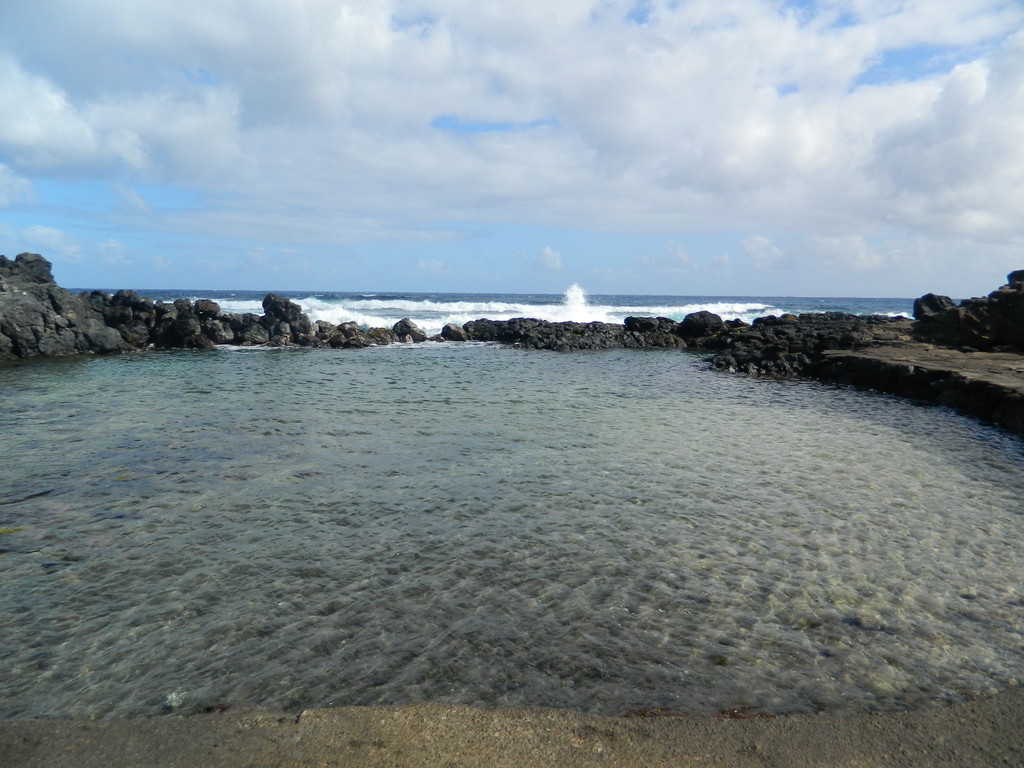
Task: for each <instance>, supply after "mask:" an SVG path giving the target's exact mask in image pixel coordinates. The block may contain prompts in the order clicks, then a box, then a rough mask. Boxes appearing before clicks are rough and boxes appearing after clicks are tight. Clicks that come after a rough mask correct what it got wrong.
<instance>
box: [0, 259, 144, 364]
mask: <svg viewBox="0 0 1024 768" xmlns="http://www.w3.org/2000/svg"><path fill="white" fill-rule="evenodd" d="M126 349H128V344H127V343H126V342H125V341H124V339H123V338H122V337H121V334H120V333H118V332H117V331H116V330H115V329H113V328H110V327H109V326H108V325H107V323H106V321H105V320H104V317H103V314H102V312H100V311H99V310H98V309H97V308H96V306H95V303H94V302H93V301H92V299H91V297H89V296H88V295H87V296H86V297H82V296H75V295H73V294H71V293H69V292H68V291H66V290H64V289H63V288H60V287H59V286H57V284H56V283H55V282H54V280H53V273H52V270H51V265H50V262H49V261H47V260H46V259H44V258H43V257H42V256H40V255H39V254H36V253H22V254H19V255H18V256H17V257H15V259H14V260H13V261H11V260H10V259H8V258H7V257H6V256H0V360H13V359H17V358H21V357H33V356H43V357H54V356H61V355H73V354H81V353H111V352H121V351H124V350H126Z"/></svg>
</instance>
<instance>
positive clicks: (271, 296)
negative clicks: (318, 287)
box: [263, 293, 302, 325]
mask: <svg viewBox="0 0 1024 768" xmlns="http://www.w3.org/2000/svg"><path fill="white" fill-rule="evenodd" d="M263 315H264V317H266V318H267V320H268V323H269V324H270V325H272V324H273V323H274V322H279V321H284V322H286V323H291V322H294V321H296V320H298V319H299V317H300V316H301V315H302V307H300V306H299V305H298V304H296V303H295V302H294V301H292V300H291V299H286V298H284V297H283V296H278V295H277V294H276V293H268V294H267V295H266V296H265V297H264V298H263Z"/></svg>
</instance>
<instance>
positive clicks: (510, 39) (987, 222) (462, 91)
mask: <svg viewBox="0 0 1024 768" xmlns="http://www.w3.org/2000/svg"><path fill="white" fill-rule="evenodd" d="M634 5H635V3H634V2H633V0H600V1H598V0H563V1H562V2H557V3H552V2H550V0H524V2H520V3H515V4H500V3H499V4H496V3H480V2H470V0H376V1H375V2H363V3H351V2H341V1H340V0H292V2H290V3H280V2H276V1H272V0H251V1H250V2H245V3H243V2H241V0H233V1H229V2H223V3H213V4H211V3H208V2H206V0H179V1H178V2H175V3H167V2H164V1H163V0H37V2H34V3H32V4H23V3H7V4H4V6H3V7H2V8H0V112H2V113H3V114H4V116H5V117H4V119H3V120H0V163H2V164H3V165H2V166H0V204H3V201H4V199H13V196H14V195H15V193H17V194H21V193H22V192H18V190H19V189H21V190H22V191H23V189H24V188H23V187H19V186H18V185H17V184H16V183H15V182H12V181H11V180H10V179H11V178H12V177H14V178H21V177H26V176H28V175H31V174H38V175H46V174H49V175H52V176H54V177H64V176H67V175H74V174H84V173H88V174H90V175H91V176H93V177H98V178H102V179H104V180H106V181H108V182H110V183H112V184H115V185H120V188H121V189H123V190H130V189H132V188H133V185H134V184H136V183H137V182H138V181H139V180H140V179H141V180H145V181H147V182H149V183H160V182H167V181H171V182H173V183H175V184H177V185H180V186H183V187H191V188H193V189H195V190H198V191H199V192H201V193H202V199H203V201H204V204H203V206H202V208H201V209H197V210H194V211H192V210H183V211H177V212H175V213H174V214H173V215H169V214H168V215H159V216H154V217H153V221H154V223H155V224H156V225H159V226H160V227H161V228H163V229H164V230H166V231H174V232H180V233H188V234H189V235H192V234H197V233H198V234H204V235H208V236H222V237H246V238H249V239H250V241H251V242H252V243H254V244H263V243H275V244H276V243H287V242H292V241H302V242H306V241H318V242H324V243H341V242H346V243H347V242H366V241H368V240H372V239H374V238H384V237H386V238H408V239H426V238H435V239H436V238H438V237H455V236H457V235H456V230H455V229H454V228H449V227H447V226H443V225H439V224H438V222H462V221H466V222H487V223H494V224H499V225H500V224H507V223H510V222H512V223H516V224H527V225H536V226H556V227H567V228H581V229H609V230H625V231H638V232H640V231H643V232H646V231H657V232H664V233H666V234H667V235H672V236H676V233H680V232H686V233H690V232H722V231H735V232H739V233H744V234H747V235H749V234H750V233H759V234H758V235H756V236H753V237H750V238H749V239H748V240H747V241H746V242H745V243H744V246H743V249H744V251H745V252H746V253H747V254H748V255H749V256H750V257H751V258H752V259H753V260H754V262H755V263H756V264H758V265H760V266H763V267H768V266H775V267H778V266H781V265H783V264H786V263H791V262H792V260H793V259H794V258H796V257H795V256H794V255H793V253H795V251H791V250H789V249H788V247H787V253H788V254H789V255H788V256H787V255H786V254H784V253H783V252H782V248H781V246H778V245H776V244H775V243H777V242H786V243H788V242H789V240H787V239H786V238H787V237H789V236H791V235H792V234H793V233H799V234H804V235H807V236H810V237H817V238H819V239H818V240H816V241H814V242H815V243H816V244H817V245H816V246H815V247H810V248H809V250H808V253H812V252H813V253H816V254H818V255H820V256H822V257H823V258H826V259H828V258H839V256H837V255H835V254H838V253H839V252H844V253H848V254H850V253H852V251H850V250H849V249H850V248H853V246H851V243H856V238H861V242H869V241H870V242H875V238H877V237H898V236H905V237H916V236H924V237H934V238H935V241H936V242H940V241H941V237H940V236H942V235H950V234H953V235H957V236H965V237H974V238H978V239H979V240H999V242H1000V243H1004V244H1005V243H1006V242H1007V241H1008V239H1009V238H1013V237H1019V236H1021V233H1022V232H1024V206H1021V205H1020V204H1019V190H1020V189H1022V188H1024V143H1022V142H1021V141H1020V138H1019V137H1020V136H1021V135H1024V37H1022V36H1024V33H1020V32H1017V34H1016V35H1015V34H1014V32H1015V31H1017V30H1020V29H1021V28H1022V26H1024V7H1022V6H1021V5H1019V4H1017V3H1007V2H1004V1H1003V0H820V1H819V2H817V3H815V4H814V5H813V6H811V5H809V4H806V3H795V4H794V3H785V2H781V1H776V0H688V1H687V2H684V3H678V2H669V1H668V0H651V2H650V3H649V4H648V11H649V12H648V13H647V14H646V19H645V23H643V24H638V23H635V20H634V19H630V18H629V15H630V12H631V11H632V10H633V7H634ZM999 41H1002V42H1001V43H999ZM914 46H926V47H930V48H934V49H935V50H936V51H937V53H936V56H939V55H940V54H943V55H944V54H945V53H947V51H946V50H945V47H954V51H953V53H955V56H953V59H952V60H953V61H956V62H959V63H958V64H957V65H956V66H955V67H949V68H946V69H945V70H943V69H942V68H940V69H939V70H938V71H935V70H934V69H930V70H929V71H928V72H927V73H925V74H922V75H920V76H917V77H910V78H907V77H900V78H898V79H896V80H893V81H891V82H889V81H886V82H883V83H877V84H873V85H866V84H863V83H862V81H861V78H862V76H864V75H865V73H867V72H869V71H871V70H872V68H875V67H878V66H884V65H885V56H886V54H893V53H896V52H899V51H906V50H908V49H912V48H913V47H914ZM933 58H935V57H933ZM442 115H447V116H454V117H455V118H457V121H460V122H457V123H456V125H463V126H469V128H467V129H466V130H459V129H449V130H445V129H443V128H439V127H437V126H436V125H435V126H433V127H432V122H433V121H434V120H435V118H437V117H438V116H442ZM12 189H14V190H15V192H12V191H11V190H12ZM122 198H123V200H124V201H125V202H126V203H127V205H128V206H129V207H131V206H133V205H134V207H135V208H136V209H138V210H140V211H141V210H142V207H141V205H139V203H140V202H144V200H142V198H134V197H132V196H131V194H128V193H126V192H122ZM843 248H847V250H846V251H843ZM773 249H774V250H773ZM830 249H831V250H830ZM854 250H855V249H854ZM871 253H872V251H871V249H868V250H867V251H865V252H864V253H863V254H861V255H860V256H859V257H858V256H856V254H853V255H851V256H850V258H851V259H852V260H853V262H854V263H864V264H870V262H871V258H872V257H871V256H870V254H871ZM941 253H942V249H940V251H939V253H937V254H936V258H942V256H941ZM829 254H832V255H831V256H830V255H829ZM683 255H684V256H685V255H686V252H685V251H683ZM540 258H541V261H542V262H543V263H544V264H545V265H546V266H547V267H548V268H551V269H556V268H558V267H557V265H558V264H559V263H560V258H558V254H557V253H556V252H554V251H552V252H551V253H550V254H548V255H545V253H542V254H541V257H540ZM690 258H693V259H695V256H694V255H692V254H691V255H690ZM950 258H951V257H950ZM787 260H788V261H787ZM424 263H430V262H429V260H428V261H427V262H424ZM680 265H683V266H685V260H677V263H676V264H675V265H674V267H675V268H676V269H678V268H679V267H680Z"/></svg>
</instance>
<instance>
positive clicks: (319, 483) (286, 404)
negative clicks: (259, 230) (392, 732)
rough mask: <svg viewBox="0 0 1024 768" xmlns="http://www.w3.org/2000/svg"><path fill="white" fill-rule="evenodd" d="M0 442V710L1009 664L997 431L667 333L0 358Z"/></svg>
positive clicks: (1016, 637) (415, 694) (862, 690)
mask: <svg viewBox="0 0 1024 768" xmlns="http://www.w3.org/2000/svg"><path fill="white" fill-rule="evenodd" d="M214 298H221V299H224V298H225V297H224V296H219V297H218V296H214ZM449 298H450V299H451V298H452V297H449ZM365 300H366V301H369V300H371V299H369V298H367V299H365ZM384 300H385V301H393V302H394V301H397V300H395V299H390V300H388V299H384ZM416 300H422V299H416ZM458 300H459V301H462V299H461V298H459V299H458ZM347 301H356V300H355V299H347ZM403 301H406V302H408V301H409V299H408V298H406V299H403ZM494 301H495V302H497V299H495V300H494ZM502 301H504V302H505V303H507V304H510V305H512V304H515V305H523V304H526V302H524V301H522V298H521V297H504V299H502ZM439 303H440V304H444V303H445V302H444V301H443V300H442V301H441V302H439ZM488 303H494V302H490V300H488ZM559 303H561V304H563V305H565V304H567V302H565V301H561V300H560V299H558V298H556V299H554V300H552V301H549V304H552V305H557V304H559ZM719 303H726V302H725V301H720V302H719ZM751 303H758V302H751ZM584 305H586V302H584ZM683 305H684V302H680V301H677V302H676V303H674V304H673V303H670V302H669V303H665V304H653V303H651V302H648V304H647V305H644V306H648V307H654V306H658V307H661V306H683ZM599 306H624V302H619V303H618V304H607V305H599ZM399 308H401V309H404V310H408V309H410V307H409V305H408V303H407V304H406V305H404V306H401V307H399ZM777 308H778V309H780V310H783V311H785V310H787V309H791V307H786V306H779V307H777ZM519 310H520V306H517V307H516V309H515V312H517V313H518V312H519ZM634 310H635V307H634ZM897 310H898V307H894V308H893V311H897ZM382 311H383V310H382ZM387 311H388V312H390V311H391V310H387ZM510 311H512V310H510ZM550 311H551V312H557V311H560V310H559V309H558V307H557V306H555V307H554V308H552V309H551V310H550ZM437 312H438V314H444V315H445V316H446V317H447V316H453V315H455V314H457V312H456V311H455V310H453V309H452V308H444V307H441V308H439V309H438V310H437ZM407 314H414V313H413V312H408V313H407ZM657 314H661V313H660V312H659V313H657ZM423 316H424V315H423V314H421V315H420V317H421V319H422V317H423ZM0 434H2V435H3V441H2V467H3V470H2V471H3V483H2V484H0V529H2V530H3V531H4V533H3V534H2V535H0V550H2V551H0V568H2V569H3V575H4V576H3V582H2V588H0V626H2V627H3V631H2V633H0V716H3V717H36V716H76V717H120V716H144V715H158V714H169V713H177V714H183V713H192V712H199V711H203V710H205V709H210V708H220V707H224V706H237V705H248V704H256V705H260V706H265V707H276V708H284V709H287V710H291V711H297V710H299V709H302V708H308V707H318V706H338V705H351V704H406V703H413V702H420V701H439V702H457V703H468V704H477V705H503V706H505V705H545V706H554V707H562V708H568V709H575V710H581V711H586V712H594V713H602V714H609V715H622V714H625V713H627V712H630V711H631V710H653V709H660V710H663V711H670V712H693V713H711V712H716V711H719V710H722V709H731V708H752V710H754V711H763V712H772V713H788V712H852V711H861V710H894V709H908V708H910V709H912V708H920V707H928V706H935V705H938V704H941V703H944V702H950V701H959V700H963V699H969V698H972V697H976V696H979V695H984V694H988V693H991V692H995V691H998V690H1000V689H1003V688H1006V687H1008V686H1011V685H1017V684H1020V682H1021V680H1022V679H1024V650H1022V649H1024V586H1022V585H1024V501H1022V500H1024V443H1022V441H1021V440H1020V438H1017V437H1014V436H1011V435H1007V434H1005V433H1002V432H1000V431H998V430H996V429H993V428H990V427H986V426H984V425H980V424H977V423H974V422H972V421H970V420H968V419H965V418H963V417H960V416H958V415H956V414H954V413H952V412H949V411H946V410H943V409H939V408H933V407H920V406H916V405H914V404H911V403H908V402H905V401H901V400H897V399H894V398H889V397H884V396H880V395H873V394H869V393H860V392H854V391H850V390H845V389H836V388H832V387H826V386H823V385H819V384H816V383H811V382H798V381H789V382H779V381H772V380H758V379H748V378H743V377H738V376H733V375H728V374H721V373H717V372H713V371H710V370H708V368H707V365H706V363H705V362H704V361H703V360H702V359H701V358H700V357H699V356H696V355H692V354H689V353H686V352H679V351H675V350H671V351H670V350H614V351H605V352H593V353H578V354H571V355H565V354H557V353H550V352H535V351H534V352H529V351H523V350H517V349H512V348H506V347H501V346H495V345H489V344H475V343H470V344H457V343H447V344H440V343H426V344H420V345H411V344H409V345H393V346H389V347H380V348H368V349H363V350H315V349H228V348H222V349H217V350H206V351H194V350H193V351H190V350H176V351H163V352H159V351H149V352H144V353H140V354H132V355H124V356H119V357H108V358H96V357H83V358H77V359H67V360H44V361H31V362H25V363H21V364H15V365H9V366H5V367H0Z"/></svg>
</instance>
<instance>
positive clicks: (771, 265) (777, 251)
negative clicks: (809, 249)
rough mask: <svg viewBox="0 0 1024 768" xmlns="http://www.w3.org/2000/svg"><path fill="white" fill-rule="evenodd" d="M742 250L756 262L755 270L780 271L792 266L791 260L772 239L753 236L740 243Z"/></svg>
mask: <svg viewBox="0 0 1024 768" xmlns="http://www.w3.org/2000/svg"><path fill="white" fill-rule="evenodd" d="M740 248H742V249H743V252H744V253H745V254H746V255H747V256H748V257H750V260H751V261H753V262H754V268H755V269H779V268H783V267H788V266H790V265H791V263H792V260H791V258H790V257H789V256H788V255H787V254H786V253H785V252H784V251H783V250H782V248H780V247H779V246H777V245H776V244H775V243H773V242H772V241H771V239H770V238H768V237H765V236H764V235H751V236H750V237H748V238H745V239H744V240H743V242H742V243H740Z"/></svg>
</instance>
